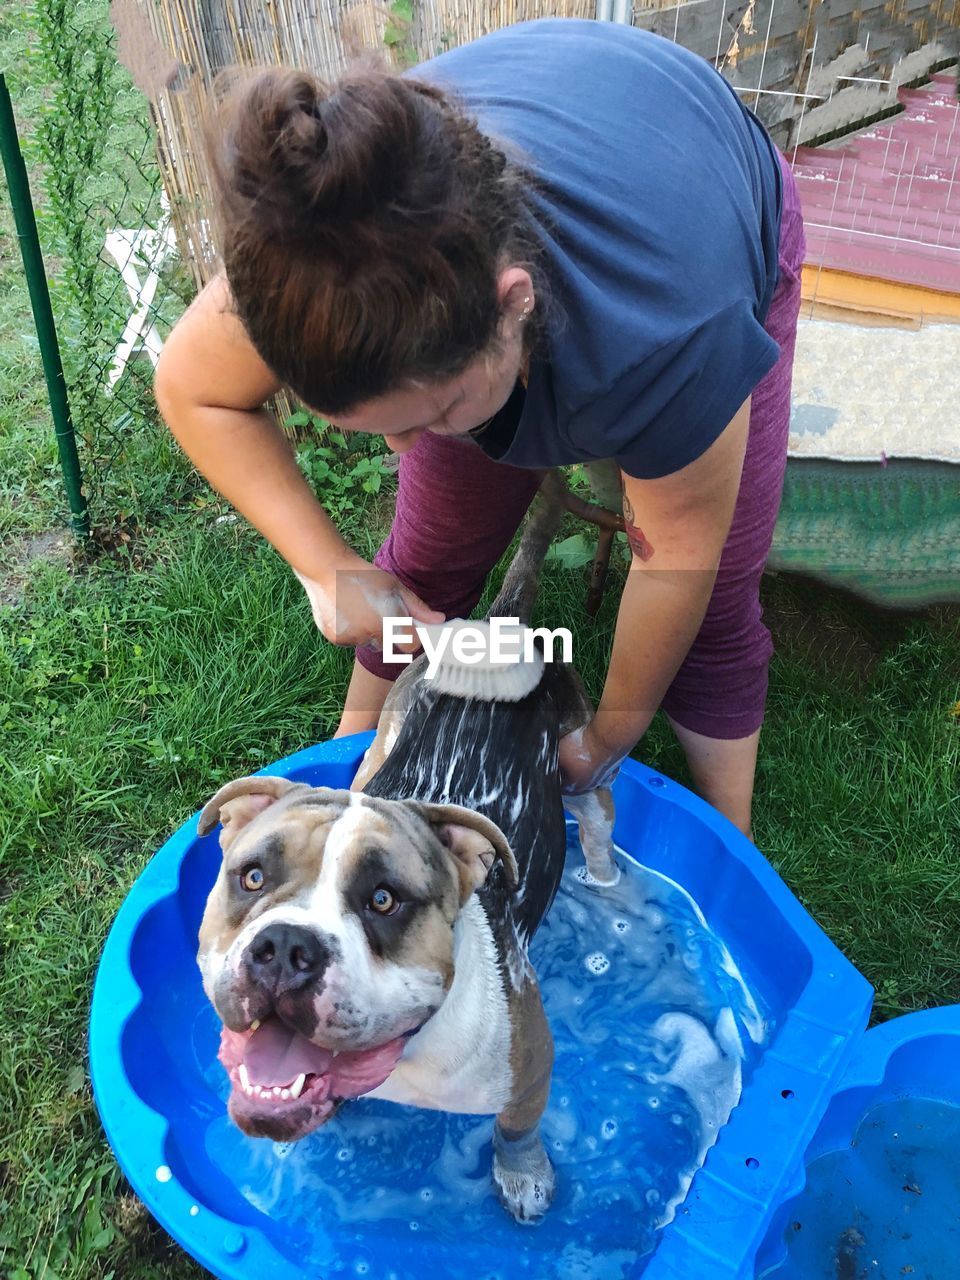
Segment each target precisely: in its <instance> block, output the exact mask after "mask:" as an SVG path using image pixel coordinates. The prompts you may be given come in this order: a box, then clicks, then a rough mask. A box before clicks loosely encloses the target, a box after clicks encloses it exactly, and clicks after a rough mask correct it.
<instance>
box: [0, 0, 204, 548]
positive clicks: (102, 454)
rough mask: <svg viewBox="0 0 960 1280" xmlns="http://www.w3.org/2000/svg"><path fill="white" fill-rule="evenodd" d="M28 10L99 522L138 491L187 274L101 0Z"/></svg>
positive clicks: (40, 125) (151, 147) (77, 397)
mask: <svg viewBox="0 0 960 1280" xmlns="http://www.w3.org/2000/svg"><path fill="white" fill-rule="evenodd" d="M29 21H31V22H32V23H33V24H34V26H35V36H36V50H37V55H38V57H37V62H38V65H39V71H40V74H41V75H42V77H43V80H44V82H45V84H46V86H47V93H46V95H45V97H46V100H45V105H44V109H43V110H42V112H41V115H40V118H39V119H38V120H37V121H36V128H35V133H34V138H35V145H36V149H37V156H36V159H37V160H38V161H39V165H38V166H37V168H38V169H39V172H40V173H41V174H42V175H43V189H42V190H41V191H36V190H35V191H34V199H35V201H36V203H37V213H38V221H39V224H40V234H41V239H42V242H43V247H44V250H45V252H46V254H47V256H48V262H49V263H50V264H51V266H52V270H51V271H50V276H51V288H52V292H53V300H54V309H55V312H56V317H57V325H58V331H59V339H60V347H61V353H62V358H63V363H64V371H65V376H66V380H67V385H68V389H69V397H70V402H71V407H72V410H73V417H74V422H75V424H76V427H77V431H78V434H79V435H80V439H81V461H82V465H83V471H84V478H85V490H86V493H87V496H88V499H89V502H90V507H91V511H92V513H93V518H94V521H95V523H100V524H101V525H102V524H109V525H112V524H115V523H117V522H119V523H123V522H124V521H126V520H127V519H129V518H135V517H136V515H137V513H138V509H139V508H141V507H142V504H143V500H144V496H145V495H144V491H143V488H142V486H141V485H140V484H138V483H137V480H136V477H138V476H139V477H141V478H142V479H143V480H144V481H145V482H146V480H147V477H148V475H149V466H139V465H138V457H137V455H138V454H140V453H144V454H145V455H146V457H145V458H144V462H146V461H147V460H148V459H151V458H153V457H154V454H155V448H156V441H157V432H156V431H155V430H151V427H152V426H155V424H156V410H155V407H154V403H153V396H152V391H151V383H152V375H153V367H154V362H155V359H156V357H157V355H158V354H159V351H160V348H161V345H162V337H161V335H162V334H164V333H166V332H167V328H168V326H169V325H170V324H171V323H172V322H173V321H174V320H175V319H176V317H177V316H178V315H179V314H180V312H181V311H182V309H183V305H184V300H185V299H186V298H188V297H189V296H190V294H191V292H192V282H191V281H189V279H188V278H186V277H185V276H184V275H183V269H182V264H181V263H180V261H179V260H178V257H177V254H176V251H175V243H174V239H173V235H172V233H171V232H170V230H169V217H168V215H167V213H166V211H165V198H164V190H163V183H162V179H161V173H160V169H159V167H158V164H157V155H156V134H155V129H154V125H153V122H152V120H151V118H150V110H149V106H148V104H147V102H146V101H145V99H144V97H143V95H142V94H141V93H140V92H139V91H138V90H137V89H136V88H135V86H134V85H133V83H132V82H131V78H130V75H129V73H128V72H127V71H126V69H125V68H124V67H123V65H122V64H121V62H120V60H119V58H118V57H117V50H116V36H115V32H114V30H113V27H112V25H111V22H110V15H109V11H108V7H107V4H106V3H103V2H101V0H37V2H36V4H35V6H34V8H33V10H32V12H31V14H30V18H29ZM11 72H12V74H13V77H14V78H13V87H14V92H15V85H16V79H15V74H16V69H15V68H12V69H11ZM121 464H122V465H121Z"/></svg>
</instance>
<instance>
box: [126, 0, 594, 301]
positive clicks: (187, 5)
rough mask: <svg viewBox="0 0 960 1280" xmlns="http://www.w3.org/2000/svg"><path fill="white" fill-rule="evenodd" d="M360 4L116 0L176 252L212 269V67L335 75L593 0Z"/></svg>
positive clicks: (200, 270)
mask: <svg viewBox="0 0 960 1280" xmlns="http://www.w3.org/2000/svg"><path fill="white" fill-rule="evenodd" d="M398 10H402V5H398V4H395V5H394V6H393V8H392V9H391V8H388V7H386V6H384V5H378V4H375V3H370V2H368V0H351V2H348V3H343V2H341V0H268V2H267V3H264V0H114V3H113V6H112V9H111V14H112V17H113V21H114V25H115V27H116V28H117V31H118V35H119V53H120V57H121V59H122V60H123V61H124V62H125V63H126V65H127V66H128V68H129V69H130V70H131V72H132V73H133V75H134V79H135V81H136V82H137V84H138V85H139V87H140V88H141V89H142V90H143V91H144V93H145V94H146V96H147V97H148V99H149V101H150V104H151V108H152V112H153V118H154V123H155V126H156V131H157V144H158V150H159V158H160V168H161V173H162V177H163V185H164V188H165V189H166V192H167V196H168V197H169V201H170V215H171V220H172V224H173V228H174V231H175V233H176V237H177V243H178V247H179V250H180V255H181V258H182V260H183V262H184V264H185V265H186V266H187V267H188V268H189V270H190V271H191V272H192V274H193V276H194V279H195V282H196V285H197V287H198V288H200V287H201V286H202V285H203V284H204V283H206V281H207V280H209V279H210V278H211V276H212V275H214V274H215V272H216V269H217V263H218V256H217V247H216V245H215V244H214V243H213V238H212V235H211V230H210V220H209V217H208V213H209V208H210V205H209V201H210V198H211V184H210V180H209V176H208V173H207V170H206V164H205V157H204V148H203V140H202V121H203V118H204V115H205V113H206V112H207V111H208V109H209V107H210V105H211V100H212V95H211V88H212V84H213V80H214V77H215V76H216V75H217V73H218V72H219V71H221V70H223V69H224V68H226V67H230V66H244V67H251V66H290V67H298V68H303V69H304V70H307V71H311V72H313V73H314V74H316V75H319V76H322V77H334V76H336V75H337V74H338V73H339V72H340V71H341V70H342V68H343V67H344V66H345V65H346V63H347V62H348V61H349V59H350V58H351V57H353V56H356V55H357V54H359V53H361V52H362V51H363V50H368V49H379V50H383V51H385V52H386V54H387V56H389V57H392V58H393V59H394V61H396V62H399V63H402V62H404V61H407V62H410V61H412V62H418V61H421V60H423V59H426V58H430V57H433V56H434V55H435V54H437V53H440V52H442V51H443V50H444V49H447V48H450V47H452V46H454V45H459V44H464V43H466V42H467V41H469V40H473V39H475V38H476V37H477V36H480V35H482V34H483V33H484V32H487V31H491V30H494V29H496V28H499V27H503V26H507V25H509V24H511V23H514V22H523V21H525V20H526V19H529V18H537V17H545V16H551V15H552V16H556V17H592V16H593V14H594V10H595V0H553V2H552V3H545V2H544V0H480V2H478V0H416V3H415V4H414V5H413V6H412V19H411V20H409V21H407V20H405V19H404V17H403V15H402V11H401V12H400V13H398V12H397V11H398Z"/></svg>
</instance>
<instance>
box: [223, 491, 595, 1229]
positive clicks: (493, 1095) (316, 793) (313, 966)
mask: <svg viewBox="0 0 960 1280" xmlns="http://www.w3.org/2000/svg"><path fill="white" fill-rule="evenodd" d="M559 516H560V509H559V505H558V504H557V502H556V501H550V500H544V499H543V498H541V499H540V500H539V507H538V509H537V510H535V512H534V515H533V517H532V518H531V519H530V520H529V521H528V524H527V527H526V531H525V534H524V537H523V539H522V540H521V544H520V548H519V551H518V553H517V555H516V557H515V558H514V561H513V564H512V565H511V567H510V570H509V571H508V573H507V576H506V579H505V581H504V586H503V589H502V590H501V593H500V595H499V596H498V598H497V601H496V602H495V603H494V606H493V607H492V609H491V616H504V617H518V618H520V619H523V620H527V619H529V616H530V610H531V608H532V603H533V599H534V596H535V592H536V583H537V574H538V571H539V567H540V563H541V561H542V558H543V555H544V553H545V551H546V547H547V546H548V545H549V541H550V538H551V537H552V534H553V532H554V530H555V529H556V527H557V524H558V523H559ZM528 666H529V667H530V670H528V671H526V672H524V673H521V676H522V679H521V681H520V686H521V687H522V689H527V690H528V691H527V692H523V693H522V696H519V697H518V696H517V693H518V680H517V672H516V671H515V670H513V668H508V669H506V670H505V671H504V672H503V673H502V674H501V675H500V676H499V677H498V675H497V673H495V672H492V673H490V674H489V678H488V679H487V681H486V683H485V687H484V688H483V689H482V691H481V692H482V694H483V696H475V695H474V694H472V693H471V695H470V696H458V695H456V694H453V693H450V692H448V691H446V686H445V683H444V680H443V678H442V675H443V673H442V671H441V672H440V673H438V676H437V677H435V678H433V679H428V678H427V674H426V660H425V659H424V658H422V657H421V658H420V659H418V660H417V661H416V662H414V663H413V664H412V665H411V666H410V667H408V668H407V669H406V671H405V672H404V674H403V675H402V676H401V678H400V679H399V680H398V681H397V682H396V684H395V686H394V687H393V689H392V690H391V692H390V695H389V697H388V699H387V702H386V703H385V705H384V708H383V713H382V715H381V717H380V723H379V727H378V730H377V735H376V737H375V739H374V742H373V743H372V745H371V748H370V750H369V752H368V753H367V756H366V757H365V759H364V761H363V763H362V765H361V767H360V770H359V772H358V774H357V777H356V779H355V781H354V784H353V789H351V790H350V791H337V790H331V789H329V788H325V787H311V786H308V785H306V784H304V783H296V782H291V781H289V780H287V779H284V778H276V777H273V778H271V777H253V778H240V779H238V780H236V781H234V782H230V783H228V784H227V785H226V786H225V787H223V788H222V789H221V790H220V791H219V792H218V793H217V795H215V796H214V797H213V799H212V800H210V802H209V803H208V804H207V805H206V807H205V808H204V810H203V813H202V814H201V817H200V824H199V830H200V832H201V834H205V833H206V832H209V831H210V830H212V829H213V827H214V826H215V825H216V823H217V821H218V820H219V821H220V822H221V823H222V828H223V829H222V831H221V835H220V843H221V846H222V849H223V863H222V867H221V871H220V874H219V877H218V879H217V882H216V885H215V886H214V888H213V890H212V892H211V894H210V897H209V900H208V902H207V907H206V911H205V914H204V918H203V923H202V926H201V931H200V950H199V956H198V960H199V964H200V968H201V972H202V974H203V981H204V988H205V990H206V992H207V995H208V996H209V998H210V1000H211V1001H212V1003H213V1005H214V1007H215V1009H216V1011H217V1013H218V1014H219V1016H220V1018H221V1019H222V1021H223V1023H224V1030H223V1035H222V1042H221V1050H220V1057H221V1061H222V1062H223V1065H224V1066H225V1067H226V1069H227V1071H228V1073H229V1076H230V1081H231V1086H232V1088H231V1095H230V1101H229V1109H230V1114H231V1116H232V1118H233V1119H234V1121H235V1122H236V1123H237V1124H238V1125H239V1126H240V1128H241V1129H243V1130H244V1131H245V1132H246V1133H248V1134H252V1135H254V1136H263V1137H269V1138H273V1139H275V1140H290V1139H294V1138H299V1137H302V1136H304V1135H305V1134H307V1133H309V1132H310V1131H312V1130H313V1129H315V1128H317V1127H318V1126H319V1125H321V1124H323V1123H324V1122H325V1121H326V1120H327V1119H329V1117H330V1116H331V1115H332V1114H333V1112H334V1111H335V1109H336V1108H337V1107H338V1106H339V1105H340V1103H341V1102H342V1101H343V1100H344V1099H347V1098H351V1097H356V1096H358V1095H360V1094H369V1095H370V1096H373V1097H377V1098H385V1099H388V1100H390V1101H393V1102H399V1103H406V1104H410V1105H414V1106H420V1107H429V1108H433V1109H440V1110H445V1111H454V1112H467V1113H476V1114H494V1115H496V1117H497V1120H496V1124H495V1128H494V1161H493V1177H494V1182H495V1184H496V1187H497V1190H498V1193H499V1195H500V1198H501V1200H502V1202H503V1204H504V1205H505V1206H506V1208H507V1209H508V1210H509V1211H510V1213H512V1214H513V1216H514V1217H515V1218H517V1219H518V1220H519V1221H531V1220H534V1219H536V1218H538V1217H539V1216H541V1215H542V1214H543V1213H544V1212H545V1211H546V1209H547V1207H548V1205H549V1203H550V1200H551V1198H552V1195H553V1187H554V1174H553V1170H552V1167H551V1165H550V1161H549V1159H548V1157H547V1154H546V1151H545V1150H544V1146H543V1142H542V1140H541V1138H540V1132H539V1123H540V1118H541V1115H542V1113H543V1110H544V1107H545V1106H546V1102H547V1098H548V1094H549V1089H550V1074H551V1069H552V1065H553V1043H552V1039H551V1036H550V1030H549V1026H548V1025H547V1020H546V1017H545V1015H544V1011H543V1006H542V1003H541V999H540V992H539V988H538V986H537V979H536V975H535V973H534V971H533V969H532V967H531V964H530V962H529V960H528V957H527V948H528V944H529V941H530V938H531V937H532V935H533V933H534V931H535V930H536V928H537V926H538V924H539V923H540V921H541V920H542V918H543V916H544V914H545V913H546V911H547V909H548V908H549V906H550V903H551V902H552V900H553V897H554V894H555V893H556V890H557V886H558V884H559V881H560V877H561V874H562V870H563V863H564V857H565V849H566V832H565V820H564V814H563V801H562V799H561V787H560V772H559V765H558V744H559V741H560V738H561V737H562V736H563V735H564V734H565V733H568V732H571V731H572V730H574V729H576V728H578V727H580V726H581V725H583V724H585V723H586V722H587V721H588V720H589V719H590V716H591V714H592V708H591V706H590V703H589V700H588V699H587V697H586V694H585V692H584V690H583V686H582V683H581V681H580V679H579V677H578V676H577V674H576V672H575V671H574V670H573V668H572V667H570V666H567V665H564V664H562V663H559V662H548V661H544V660H543V655H542V653H537V654H536V655H534V656H533V659H532V661H530V662H529V663H528ZM461 674H462V673H461ZM457 687H462V680H461V681H460V682H459V683H458V685H457ZM567 807H568V808H570V809H571V811H572V812H574V814H575V816H576V817H577V820H578V822H579V825H580V831H581V840H582V844H583V848H584V854H585V857H586V861H587V867H588V870H589V871H590V873H591V875H592V876H593V877H594V879H595V880H596V881H598V882H599V883H605V884H611V883H614V882H615V881H616V879H617V878H618V876H619V871H618V868H617V866H616V863H615V862H614V860H613V846H612V839H611V830H612V805H611V801H610V795H609V791H606V790H600V791H597V792H593V793H590V794H589V795H587V796H581V797H575V798H569V797H568V798H567Z"/></svg>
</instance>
